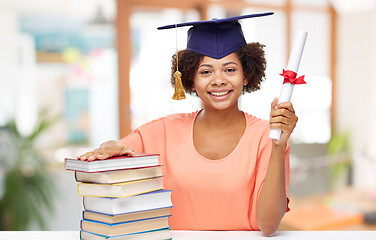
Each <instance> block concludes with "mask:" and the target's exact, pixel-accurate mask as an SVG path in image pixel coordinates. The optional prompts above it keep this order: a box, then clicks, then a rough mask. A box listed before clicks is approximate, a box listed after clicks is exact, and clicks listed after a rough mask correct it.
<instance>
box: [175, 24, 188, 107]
mask: <svg viewBox="0 0 376 240" xmlns="http://www.w3.org/2000/svg"><path fill="white" fill-rule="evenodd" d="M174 78H175V92H174V95H173V96H172V99H174V100H181V99H185V93H184V88H183V83H182V81H181V72H179V53H178V28H177V26H176V72H175V73H174Z"/></svg>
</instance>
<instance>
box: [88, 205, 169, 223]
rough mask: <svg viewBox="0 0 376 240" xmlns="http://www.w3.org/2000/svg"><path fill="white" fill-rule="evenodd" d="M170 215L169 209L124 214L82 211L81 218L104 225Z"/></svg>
mask: <svg viewBox="0 0 376 240" xmlns="http://www.w3.org/2000/svg"><path fill="white" fill-rule="evenodd" d="M169 215H171V207H166V208H157V209H150V210H146V211H137V212H131V213H125V214H117V215H113V214H104V213H98V212H92V211H83V212H82V218H83V219H85V220H92V221H98V222H104V223H109V224H113V223H120V222H128V221H134V220H139V219H145V218H153V217H162V216H169Z"/></svg>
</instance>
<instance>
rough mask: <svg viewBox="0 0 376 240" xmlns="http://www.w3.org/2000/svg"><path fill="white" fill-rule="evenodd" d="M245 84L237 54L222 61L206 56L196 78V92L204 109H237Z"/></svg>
mask: <svg viewBox="0 0 376 240" xmlns="http://www.w3.org/2000/svg"><path fill="white" fill-rule="evenodd" d="M245 84H247V82H246V80H245V78H244V74H243V67H242V64H241V62H240V60H239V57H238V55H237V54H236V53H232V54H230V55H227V56H226V57H224V58H221V59H214V58H211V57H207V56H205V57H204V58H203V59H202V61H201V62H200V64H199V67H198V70H197V72H196V74H195V78H194V90H196V92H197V95H198V96H199V97H200V98H201V100H202V101H203V102H204V107H205V108H213V109H217V110H224V109H228V108H230V107H234V106H236V107H237V103H238V99H239V97H240V95H241V94H242V92H243V86H244V85H245Z"/></svg>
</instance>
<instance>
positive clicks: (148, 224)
mask: <svg viewBox="0 0 376 240" xmlns="http://www.w3.org/2000/svg"><path fill="white" fill-rule="evenodd" d="M168 218H169V216H162V217H154V218H147V219H140V220H134V221H128V222H121V223H113V224H109V223H103V222H98V221H92V220H85V219H83V220H81V230H82V231H86V232H92V233H97V234H100V235H105V236H110V237H114V236H119V235H126V234H132V233H140V232H145V231H151V230H157V229H162V228H168V227H169V224H168Z"/></svg>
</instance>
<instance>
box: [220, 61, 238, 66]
mask: <svg viewBox="0 0 376 240" xmlns="http://www.w3.org/2000/svg"><path fill="white" fill-rule="evenodd" d="M230 64H235V65H239V64H237V63H236V62H227V63H224V64H223V66H227V65H230Z"/></svg>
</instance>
